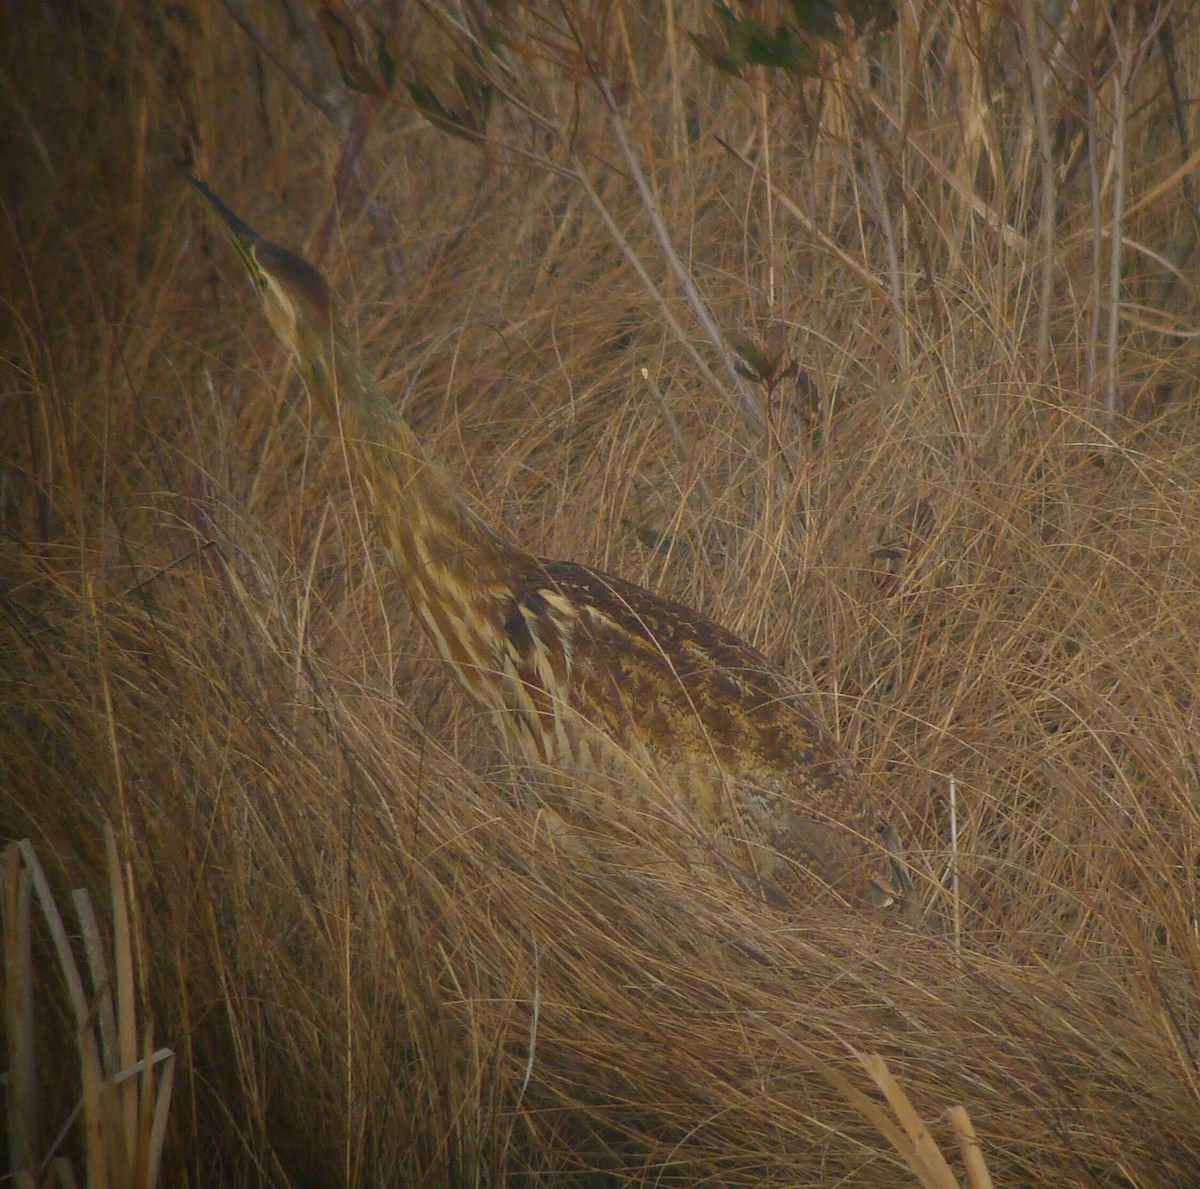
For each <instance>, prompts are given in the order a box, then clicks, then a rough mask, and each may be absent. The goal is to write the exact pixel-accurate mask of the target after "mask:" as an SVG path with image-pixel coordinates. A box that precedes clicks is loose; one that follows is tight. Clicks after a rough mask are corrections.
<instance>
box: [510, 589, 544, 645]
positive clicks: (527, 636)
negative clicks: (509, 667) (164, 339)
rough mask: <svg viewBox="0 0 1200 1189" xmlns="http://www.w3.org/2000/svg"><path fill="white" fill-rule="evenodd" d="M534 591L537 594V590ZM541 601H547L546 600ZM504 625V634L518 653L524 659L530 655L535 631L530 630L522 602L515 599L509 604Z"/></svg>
mask: <svg viewBox="0 0 1200 1189" xmlns="http://www.w3.org/2000/svg"><path fill="white" fill-rule="evenodd" d="M534 593H535V594H536V591H535V592H534ZM538 598H539V599H540V598H541V596H540V595H539V596H538ZM541 601H542V603H545V601H546V600H545V599H541ZM503 627H504V634H505V635H506V636H507V637H508V639H509V641H510V643H511V644H512V646H513V648H515V649H516V652H517V655H518V656H519V657H521V658H522V659H524V658H525V657H528V656H529V655H530V654H531V653H532V652H533V633H532V632H530V630H529V622H528V620H526V618H525V612H524V611H522V610H521V604H520V603H519V602H517V601H516V600H515V599H514V600H513V601H512V603H510V604H509V609H508V614H507V615H506V616H505V617H504V623H503Z"/></svg>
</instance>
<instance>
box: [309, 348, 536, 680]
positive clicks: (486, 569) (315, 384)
mask: <svg viewBox="0 0 1200 1189" xmlns="http://www.w3.org/2000/svg"><path fill="white" fill-rule="evenodd" d="M327 358H332V359H333V361H334V367H333V374H332V375H330V376H325V375H323V374H322V373H321V372H320V371H314V370H313V369H311V368H306V369H305V373H306V374H305V377H304V378H305V381H306V383H307V386H308V389H309V392H310V393H311V394H312V396H313V399H314V401H315V403H316V404H317V405H318V407H319V408H320V409H321V411H322V413H324V414H325V416H326V418H327V419H328V420H329V421H330V422H331V423H332V425H333V427H334V430H335V432H336V434H337V438H338V441H339V442H340V444H341V447H342V449H343V451H344V452H345V453H346V455H347V456H348V459H347V461H348V462H349V463H350V470H351V472H352V473H354V474H356V475H357V476H358V477H359V478H360V481H361V484H362V486H363V488H364V489H365V494H366V497H367V499H368V501H369V503H370V505H371V508H372V510H373V511H374V513H375V517H376V520H377V531H378V532H379V534H380V536H381V538H382V541H383V545H384V549H385V552H386V554H387V557H388V561H389V562H390V563H391V565H392V566H393V568H394V569H395V570H396V572H397V574H398V575H399V577H400V580H401V582H402V583H403V584H404V587H405V591H406V593H407V594H408V597H409V600H410V602H411V603H412V605H413V609H414V610H415V611H416V612H417V614H418V615H419V617H420V618H421V619H422V620H423V621H424V622H425V625H426V627H427V628H428V629H429V630H430V634H431V635H434V636H435V639H436V638H437V636H438V635H439V634H440V635H442V637H443V638H442V639H438V640H437V643H438V644H439V648H440V650H441V651H442V652H443V653H447V650H448V648H449V652H450V653H454V652H456V651H457V646H456V645H451V644H450V642H449V641H448V640H446V639H445V636H446V635H448V634H450V629H449V628H448V627H447V625H446V623H444V622H443V623H442V624H441V625H439V626H438V628H437V629H436V630H435V627H434V625H433V624H432V623H431V622H430V616H431V614H432V612H431V610H430V609H431V608H438V609H440V611H439V614H440V615H444V616H447V617H449V618H450V619H451V620H455V619H457V620H459V621H460V622H461V621H462V620H463V619H467V620H468V621H469V620H470V619H471V618H476V617H478V616H479V615H480V613H483V614H484V616H485V618H490V617H491V615H489V609H487V608H484V607H483V606H482V605H480V604H482V602H483V601H485V600H487V601H496V603H497V605H500V603H502V602H504V601H505V600H506V599H511V594H509V593H508V592H510V591H511V590H512V588H513V585H514V582H517V581H519V577H520V575H521V573H522V572H523V571H524V570H526V569H527V568H528V566H530V565H532V564H534V559H533V558H532V557H531V556H530V555H529V554H527V553H525V551H524V550H522V549H520V548H519V547H517V546H516V545H514V544H512V543H511V542H509V541H507V540H505V539H504V538H503V537H501V536H500V535H499V534H498V533H497V532H495V531H494V530H493V529H492V528H491V527H490V526H489V525H488V524H487V523H486V522H485V521H484V520H482V519H481V518H480V517H479V516H477V515H476V514H475V512H474V511H472V509H471V508H470V507H469V506H468V504H467V503H466V501H465V500H464V499H463V497H462V496H461V495H460V494H459V492H458V491H457V490H456V488H455V487H454V485H453V484H452V483H451V481H450V479H449V478H448V477H447V476H446V474H445V473H444V472H443V471H442V469H441V468H440V467H439V466H438V465H437V464H436V463H434V462H433V461H432V460H431V459H430V458H429V456H428V455H427V454H426V453H425V450H424V448H423V447H422V446H421V444H420V442H419V441H418V440H417V437H416V435H415V434H414V433H413V431H412V429H411V428H410V427H409V425H408V423H407V422H406V421H405V420H404V418H403V417H402V416H401V415H400V413H399V411H398V410H397V409H396V408H395V406H394V405H392V403H391V402H390V401H388V400H387V399H386V398H385V397H384V396H383V395H382V393H380V392H379V390H378V389H377V388H376V387H375V385H374V383H373V382H372V380H371V379H370V377H369V375H368V374H367V371H366V368H365V366H364V365H363V363H362V360H361V357H360V356H359V354H358V352H357V351H356V350H351V349H348V348H346V347H344V346H343V345H342V344H337V345H336V346H335V349H334V350H333V351H332V352H330V354H329V355H328V356H327ZM491 614H494V612H492V613H491ZM478 643H479V642H471V647H470V648H469V651H471V652H472V653H474V652H476V650H477V647H478ZM457 659H458V660H459V661H460V662H461V661H462V659H463V658H461V657H459V658H457ZM473 660H474V661H475V663H482V658H473Z"/></svg>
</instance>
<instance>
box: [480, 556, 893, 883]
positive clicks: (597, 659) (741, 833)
mask: <svg viewBox="0 0 1200 1189" xmlns="http://www.w3.org/2000/svg"><path fill="white" fill-rule="evenodd" d="M513 577H514V581H513V587H512V598H511V602H509V603H508V604H507V605H506V606H505V607H504V614H503V615H502V616H500V617H499V618H500V622H501V624H502V632H503V637H502V639H501V640H499V642H498V647H499V650H500V653H501V656H500V665H499V666H498V669H499V673H498V676H500V678H501V682H500V683H501V684H502V685H503V686H504V687H505V695H504V697H505V698H506V702H505V703H504V704H505V706H506V710H507V713H509V714H510V715H511V716H512V719H513V722H512V725H511V728H510V729H512V730H513V731H514V733H515V734H516V736H517V738H518V739H519V741H520V742H521V745H522V748H523V750H524V751H525V753H526V755H527V757H528V758H529V759H530V760H532V761H534V762H535V763H540V764H543V765H550V766H555V767H561V768H569V769H571V770H573V771H576V772H578V771H583V772H593V773H594V774H595V775H596V776H597V777H598V778H602V779H603V785H604V788H605V789H606V790H607V792H606V795H608V796H612V797H616V798H618V799H623V800H625V801H627V802H629V803H631V804H632V805H633V807H634V808H635V809H636V810H638V811H639V812H640V813H642V814H643V815H645V816H648V817H651V818H653V817H655V816H658V817H660V818H662V819H664V820H666V821H668V822H670V821H672V820H673V821H675V822H676V823H677V824H680V825H682V826H683V827H684V828H685V829H688V828H691V829H692V830H693V831H697V832H699V834H700V836H702V837H708V838H710V839H711V840H712V841H713V842H714V843H715V844H716V846H717V848H718V849H719V850H720V851H721V852H722V853H723V854H724V855H725V857H726V858H728V859H730V860H731V861H732V862H734V863H735V864H736V865H737V867H738V868H739V870H740V871H741V872H743V873H744V874H745V876H747V877H748V878H749V879H751V880H752V881H753V882H754V883H755V884H756V886H757V887H758V888H760V889H761V891H762V892H763V894H764V895H766V896H767V897H768V898H772V899H775V898H784V899H791V898H793V897H792V896H791V895H790V894H791V893H793V892H795V891H796V890H797V889H798V887H799V886H800V885H803V886H804V887H805V888H807V889H809V890H811V887H812V884H813V883H814V882H817V881H819V882H823V883H825V884H828V885H831V886H833V887H835V888H836V889H837V890H838V891H839V892H840V893H841V894H843V895H844V896H846V897H847V898H848V899H851V900H854V901H858V902H870V901H874V902H875V903H883V902H886V901H887V900H888V899H889V897H895V896H897V895H900V894H902V893H903V891H904V890H905V887H906V885H907V874H906V872H905V871H904V868H903V864H902V860H901V858H900V855H899V847H898V839H897V835H896V833H895V831H894V830H892V829H891V828H890V827H889V826H888V825H887V824H886V822H885V821H884V820H883V818H882V813H881V809H880V807H879V806H878V805H877V804H875V803H874V801H873V798H872V797H871V796H870V795H869V793H868V792H867V790H866V787H865V785H864V784H863V782H862V780H861V778H860V777H859V775H858V773H857V772H856V771H855V769H854V767H853V765H852V764H851V763H850V762H849V760H848V758H847V757H846V755H845V754H844V752H843V751H842V750H841V748H840V747H839V746H838V745H837V743H836V742H835V740H834V739H833V738H832V736H831V735H830V734H829V732H828V731H827V730H825V729H824V728H823V727H822V726H821V724H820V722H819V721H818V720H817V718H816V717H815V716H814V714H813V712H812V710H811V708H810V706H809V705H808V703H807V701H806V700H805V698H804V697H803V695H802V693H801V691H800V689H799V687H798V686H797V684H796V683H795V682H794V681H793V680H792V679H790V678H789V677H788V676H787V675H786V674H785V673H783V672H782V671H781V670H779V669H778V668H777V667H776V666H774V665H772V664H771V662H770V661H768V660H767V659H766V657H764V656H763V655H762V654H761V653H760V652H758V651H757V650H756V649H754V648H752V647H751V646H750V645H749V644H747V643H745V642H744V641H742V640H740V639H739V638H738V637H737V636H735V635H734V634H733V633H732V632H729V631H728V630H726V629H725V628H723V627H721V626H720V625H718V624H716V623H714V622H713V621H711V620H709V619H707V618H705V617H704V616H702V615H700V614H698V613H697V612H695V611H693V610H691V609H690V608H688V607H686V606H684V605H683V604H680V603H677V602H674V601H673V600H670V599H667V598H663V597H662V596H660V595H656V594H654V593H653V592H651V591H649V590H646V589H644V588H642V587H639V586H637V585H635V584H634V583H631V582H627V581H625V580H624V579H621V578H616V577H613V576H612V575H608V574H604V573H601V572H600V571H598V570H594V569H591V568H589V567H587V566H583V565H579V564H576V563H571V562H557V561H547V560H540V561H538V562H537V563H536V564H535V565H532V566H530V567H529V568H528V570H527V572H525V573H517V574H514V576H513ZM497 692H499V690H497ZM656 810H657V811H658V812H657V813H656V812H655V811H656ZM597 811H598V812H601V813H602V812H603V807H602V806H599V807H597ZM814 875H815V876H816V877H817V880H816V881H814V880H813V876H814Z"/></svg>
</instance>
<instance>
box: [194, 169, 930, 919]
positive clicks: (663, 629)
mask: <svg viewBox="0 0 1200 1189" xmlns="http://www.w3.org/2000/svg"><path fill="white" fill-rule="evenodd" d="M194 184H195V185H196V187H197V189H198V190H199V191H200V192H201V193H202V194H203V195H204V197H205V198H206V199H207V201H208V202H209V204H210V205H211V206H212V208H213V209H214V210H215V211H216V212H217V214H218V215H219V216H220V219H221V223H222V227H223V228H224V230H225V231H226V233H227V234H228V237H229V239H230V241H231V242H232V244H233V246H234V248H235V250H236V251H237V253H238V255H239V256H240V258H241V259H242V261H243V263H244V264H245V266H246V269H247V271H248V273H249V274H250V277H251V279H252V280H253V282H254V284H255V286H256V287H257V289H258V290H259V293H260V295H261V296H262V298H263V303H264V307H265V309H266V313H267V317H268V319H269V320H270V322H271V325H272V326H273V327H274V329H275V331H276V332H277V333H278V335H279V337H280V339H281V340H282V341H283V342H284V344H285V345H286V346H288V347H289V348H290V349H291V350H292V351H293V353H294V354H295V356H296V359H297V361H298V363H299V366H300V369H301V372H302V374H303V377H304V381H305V384H306V386H307V388H308V391H309V393H310V394H311V396H312V398H313V400H314V401H315V402H316V404H317V405H318V407H319V408H320V409H321V411H322V412H323V413H324V414H325V415H326V417H327V418H328V419H329V421H330V422H331V424H332V425H333V426H334V428H335V431H336V432H337V433H338V434H339V435H340V438H341V441H342V444H343V447H344V449H345V450H346V454H347V457H348V458H349V459H350V460H351V463H352V465H353V466H354V467H355V468H356V471H357V473H358V477H359V479H360V481H361V483H362V485H363V487H364V488H365V490H366V493H367V496H368V499H369V501H370V503H371V506H372V508H373V510H374V512H375V515H376V517H377V521H378V526H379V531H380V535H381V536H382V539H383V546H384V550H385V552H386V554H387V557H388V560H389V562H390V563H391V565H392V566H393V567H394V569H395V571H396V573H397V574H398V575H399V578H400V581H401V583H402V585H403V587H404V589H405V592H406V593H407V595H408V598H409V600H410V602H411V604H412V608H413V612H414V613H415V615H416V617H417V618H418V619H419V620H420V621H421V623H422V625H423V626H424V628H425V630H426V632H427V633H428V634H429V637H430V639H431V640H432V641H433V643H434V645H435V647H436V648H437V650H438V652H439V653H440V654H441V655H442V656H443V657H444V658H445V659H446V660H447V661H449V663H450V665H451V667H452V668H453V670H454V672H455V673H456V674H457V675H458V677H459V679H460V680H461V681H462V683H463V685H464V686H465V687H466V689H467V690H468V692H469V693H470V694H471V695H472V697H473V698H475V700H476V701H477V702H478V703H480V704H481V705H482V706H484V707H485V708H487V709H488V710H490V711H493V712H495V713H496V715H497V717H498V718H499V720H500V723H501V725H502V729H503V730H504V731H505V733H506V734H507V736H508V738H509V739H510V741H512V742H514V743H515V744H516V746H517V747H518V748H519V750H520V751H521V753H522V754H523V755H524V757H525V758H526V760H527V761H528V762H529V763H530V764H531V765H534V766H535V767H537V768H539V769H542V770H546V769H550V770H555V769H557V770H559V771H560V772H561V771H564V770H570V771H571V772H572V773H579V774H582V775H583V777H584V778H585V779H584V782H583V783H584V784H585V785H589V784H590V787H592V789H593V790H594V795H593V797H592V799H591V803H589V804H588V805H586V806H584V807H583V808H584V809H585V811H586V814H587V816H588V817H589V818H591V819H593V820H594V819H595V818H597V817H599V818H600V819H603V817H604V813H605V804H606V803H615V804H616V805H620V806H624V807H626V808H632V809H633V810H634V811H635V812H636V813H637V814H638V815H642V816H645V817H650V818H656V819H659V820H661V821H664V822H673V823H675V825H676V826H681V827H682V828H683V830H684V833H685V834H689V835H691V836H694V837H700V838H702V839H705V840H707V842H708V844H709V845H710V847H711V848H712V849H713V850H715V851H716V852H717V853H718V854H720V855H721V856H723V857H724V859H725V860H726V861H728V862H729V863H731V864H732V865H733V866H734V867H735V869H736V870H737V872H738V873H739V875H740V877H741V879H742V880H743V881H744V882H745V883H746V884H748V885H749V886H752V887H754V888H755V889H757V890H758V891H759V892H760V893H761V894H762V895H764V896H765V897H767V898H769V899H772V900H775V899H790V900H793V901H794V900H796V899H797V898H798V894H805V895H807V894H810V893H811V889H812V888H814V887H816V886H817V885H818V884H824V885H828V886H830V887H832V888H834V889H836V891H837V892H838V893H840V894H841V895H842V896H844V897H845V898H846V899H847V900H850V901H851V902H853V903H856V904H867V903H871V902H873V903H875V904H877V905H881V906H883V905H888V904H891V903H892V902H894V901H895V900H898V899H901V898H903V897H904V896H905V895H906V894H909V893H911V887H912V885H911V882H910V880H909V876H908V873H907V869H906V868H905V866H904V862H903V856H902V853H901V849H900V843H899V838H898V836H897V834H896V832H895V830H894V829H893V828H892V827H891V826H890V825H888V824H887V823H886V822H885V821H884V820H883V819H882V817H881V814H880V810H879V807H878V806H877V805H876V804H875V802H874V800H873V798H872V797H871V795H870V794H869V792H868V791H867V789H866V787H865V786H864V784H863V782H862V780H861V779H860V777H859V776H858V774H857V773H856V772H855V770H854V768H853V766H852V765H851V763H850V762H849V760H848V759H847V758H846V756H845V755H844V754H843V752H842V751H841V750H840V748H839V747H838V746H837V744H836V743H835V742H834V740H833V739H832V738H831V737H830V735H829V734H828V733H827V732H826V731H825V730H824V729H823V728H822V726H821V724H820V723H819V722H818V720H817V719H816V717H815V716H814V715H813V713H812V711H811V709H810V707H809V705H808V703H807V702H806V700H805V698H804V697H803V695H802V692H801V691H800V689H799V687H798V686H797V684H796V683H795V682H794V681H793V680H791V679H790V678H789V677H787V676H786V675H785V674H784V673H782V672H781V671H780V670H778V669H777V668H776V667H775V666H773V665H772V664H771V663H770V662H769V661H768V660H767V659H766V658H765V657H764V656H762V654H761V653H759V652H758V651H756V650H755V649H754V648H751V647H750V645H748V644H746V643H744V642H743V641H741V640H739V639H738V638H737V637H736V636H734V635H733V634H732V633H731V632H728V631H726V630H725V629H724V628H722V627H720V626H718V625H717V624H715V623H713V622H711V621H710V620H708V619H706V618H704V617H703V616H701V615H698V614H697V613H696V612H694V611H692V610H691V609H689V608H688V607H685V606H683V605H681V604H679V603H676V602H673V601H671V600H669V599H665V598H662V597H660V596H659V595H656V594H652V593H651V592H650V591H648V590H644V589H642V588H641V587H638V586H635V585H634V584H632V583H630V582H626V581H624V580H622V579H620V578H614V577H612V576H610V575H607V574H603V573H601V572H599V571H598V570H593V569H590V568H589V567H587V566H583V565H578V564H575V563H572V562H558V561H547V560H545V559H541V558H538V557H535V556H534V555H533V554H531V553H528V552H526V551H525V550H524V549H521V548H520V547H518V546H517V545H514V544H513V543H511V542H509V541H507V540H506V539H505V538H503V537H501V536H500V535H499V534H498V533H496V532H495V531H494V530H493V529H492V528H490V527H489V526H488V525H487V524H486V523H485V522H484V521H483V520H481V519H480V518H479V517H478V516H477V515H476V514H475V513H474V512H473V511H472V510H471V508H470V507H469V506H468V505H467V503H466V502H465V500H464V499H463V498H462V496H461V495H460V494H459V492H458V491H457V489H456V488H455V486H454V485H453V484H452V483H451V482H450V480H449V479H448V478H447V477H446V475H445V474H444V473H443V472H442V471H441V470H440V469H439V468H438V467H437V466H436V465H435V464H433V463H432V462H431V461H430V460H429V459H428V457H427V456H426V454H425V452H424V450H423V449H422V448H421V446H420V444H419V443H418V442H417V440H416V438H415V436H414V435H413V433H412V431H411V429H410V428H409V426H408V424H407V423H406V422H405V421H404V419H403V418H402V417H401V416H400V414H399V413H398V412H397V411H396V409H395V408H394V407H393V406H392V405H391V404H390V403H389V402H388V401H387V400H386V399H384V397H383V396H382V395H381V394H380V393H379V392H378V390H377V389H376V388H375V386H374V384H373V383H372V381H371V379H370V377H369V375H368V374H367V372H366V369H365V367H364V365H363V362H362V360H361V357H360V355H359V352H358V351H357V349H356V347H355V345H354V344H353V343H352V342H351V341H350V340H349V338H348V336H347V335H346V333H345V332H344V330H343V329H342V327H341V325H340V323H339V321H338V318H337V316H336V313H335V310H334V305H333V298H332V294H331V292H330V289H329V286H328V285H327V284H326V282H325V281H324V279H323V278H322V277H321V276H320V274H319V273H318V272H317V271H316V270H315V269H314V268H313V267H312V266H311V265H310V264H308V263H307V262H306V261H304V260H302V259H301V258H300V257H298V256H296V255H294V254H292V253H291V252H288V251H286V250H284V249H283V248H279V247H277V246H276V245H274V244H270V243H267V242H266V241H265V240H263V239H261V238H260V237H259V236H258V235H257V234H256V233H255V232H254V231H252V230H251V229H250V228H249V227H248V226H247V225H246V224H245V223H243V222H242V221H241V220H240V219H238V217H237V216H236V215H234V214H233V213H232V212H231V211H230V210H229V209H228V208H227V207H226V206H225V205H224V204H223V203H221V201H220V200H219V199H218V198H217V197H216V196H215V195H214V194H213V193H212V192H211V191H210V190H209V189H208V188H207V187H206V186H204V185H203V184H202V183H199V182H196V183H194ZM567 813H568V816H569V814H570V807H569V806H568V807H567Z"/></svg>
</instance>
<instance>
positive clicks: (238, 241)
mask: <svg viewBox="0 0 1200 1189" xmlns="http://www.w3.org/2000/svg"><path fill="white" fill-rule="evenodd" d="M183 176H184V177H185V178H187V180H188V181H189V182H191V183H192V185H193V186H195V187H196V189H197V190H199V191H200V196H201V197H202V198H203V199H204V201H205V202H207V203H208V205H209V207H211V209H212V210H213V211H214V212H215V213H216V215H217V218H218V221H219V223H220V226H221V231H222V232H223V233H224V235H225V238H226V239H227V240H229V242H230V243H231V244H232V245H233V250H234V251H235V252H236V253H237V254H238V259H239V260H241V262H242V264H243V265H245V267H246V271H247V272H248V273H249V274H250V276H251V277H252V278H254V279H255V280H257V279H258V278H259V277H261V275H262V269H261V268H260V267H259V264H258V261H257V260H255V258H254V246H255V245H256V244H258V243H260V242H261V241H262V236H261V235H259V234H258V232H257V231H255V230H254V228H253V227H251V226H250V225H249V224H248V223H244V222H242V220H241V219H239V218H238V217H237V215H235V214H234V213H233V211H231V210H230V209H229V207H227V206H226V205H225V204H224V203H223V202H222V201H221V200H220V199H219V198H218V197H217V196H216V195H215V194H214V193H213V192H212V191H211V190H210V189H209V188H208V187H207V186H206V185H205V184H204V183H203V182H201V181H198V180H197V179H196V178H194V177H192V175H191V174H190V173H185V174H184V175H183Z"/></svg>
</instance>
